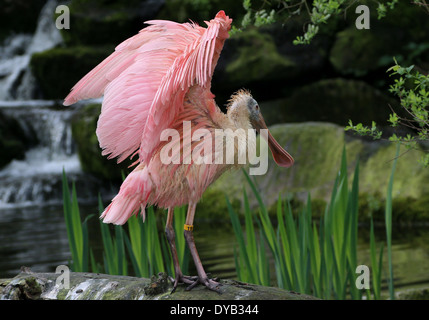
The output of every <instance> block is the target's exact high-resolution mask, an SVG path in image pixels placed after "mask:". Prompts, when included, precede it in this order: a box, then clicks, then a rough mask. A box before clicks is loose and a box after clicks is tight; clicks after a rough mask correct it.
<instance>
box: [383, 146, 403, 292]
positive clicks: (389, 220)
mask: <svg viewBox="0 0 429 320" xmlns="http://www.w3.org/2000/svg"><path fill="white" fill-rule="evenodd" d="M400 148H401V145H400V144H399V143H398V144H397V147H396V155H395V160H394V161H393V166H392V172H391V174H390V178H389V184H388V187H387V196H386V211H385V224H386V238H387V260H388V263H389V282H388V285H389V295H390V299H392V300H394V299H395V290H394V287H393V264H392V190H393V179H394V175H395V170H396V162H397V161H398V157H399V151H400Z"/></svg>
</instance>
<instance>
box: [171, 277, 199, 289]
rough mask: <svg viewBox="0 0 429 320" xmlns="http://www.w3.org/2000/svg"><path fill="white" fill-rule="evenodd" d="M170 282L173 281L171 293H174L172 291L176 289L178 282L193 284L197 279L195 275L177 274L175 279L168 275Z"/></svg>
mask: <svg viewBox="0 0 429 320" xmlns="http://www.w3.org/2000/svg"><path fill="white" fill-rule="evenodd" d="M170 280H171V282H173V290H171V293H174V291H176V289H177V285H178V284H179V283H184V284H189V285H191V284H193V283H194V282H195V281H197V280H198V277H197V276H185V275H182V274H179V275H178V276H176V278H175V279H173V277H170Z"/></svg>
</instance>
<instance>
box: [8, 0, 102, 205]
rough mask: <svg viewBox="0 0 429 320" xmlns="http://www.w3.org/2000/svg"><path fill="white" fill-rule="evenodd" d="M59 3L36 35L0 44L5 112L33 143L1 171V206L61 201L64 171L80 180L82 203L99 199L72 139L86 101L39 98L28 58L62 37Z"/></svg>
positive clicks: (44, 14)
mask: <svg viewBox="0 0 429 320" xmlns="http://www.w3.org/2000/svg"><path fill="white" fill-rule="evenodd" d="M57 4H58V2H57V1H56V0H49V1H47V2H46V4H45V5H44V7H43V8H42V10H41V12H40V14H39V18H38V22H37V28H36V30H35V33H34V35H29V34H15V35H12V36H11V37H9V38H7V39H6V40H5V41H4V43H3V46H0V113H2V114H3V115H4V116H5V117H7V118H8V119H13V120H14V121H15V122H16V123H18V125H19V126H20V127H21V129H22V131H23V132H24V135H25V136H26V138H27V140H29V141H34V143H33V145H32V146H31V148H30V149H29V150H27V151H26V152H25V156H24V159H14V160H12V161H11V162H10V163H9V164H7V165H6V166H5V167H3V168H2V169H0V209H2V208H15V207H22V206H34V205H50V204H61V203H62V185H61V182H62V171H63V169H64V170H65V171H66V173H67V176H68V178H69V180H74V181H75V183H76V188H77V190H78V195H79V198H80V199H82V200H83V201H85V200H88V201H92V200H94V198H95V197H96V195H97V191H99V189H100V182H99V181H98V180H97V179H95V178H93V177H91V176H90V175H87V174H85V173H83V172H82V170H81V166H80V162H79V159H78V155H77V153H76V148H75V145H74V141H73V137H72V130H71V120H72V117H73V115H74V114H75V112H76V111H77V110H79V108H81V107H82V106H83V105H84V104H83V103H81V104H77V105H75V106H72V107H67V108H66V107H63V106H58V102H56V101H46V100H36V99H37V98H39V97H38V95H37V92H36V88H37V86H36V80H35V79H34V77H33V75H32V74H31V70H30V68H29V62H30V59H31V56H32V54H33V53H35V52H41V51H44V50H48V49H50V48H53V47H55V46H57V45H58V44H60V43H61V41H62V39H61V35H60V33H59V31H58V30H57V29H56V27H55V21H54V19H53V13H54V12H55V8H56V6H57ZM92 102H94V101H92ZM96 102H100V101H99V100H96ZM0 213H1V212H0Z"/></svg>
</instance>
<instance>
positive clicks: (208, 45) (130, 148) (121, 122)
mask: <svg viewBox="0 0 429 320" xmlns="http://www.w3.org/2000/svg"><path fill="white" fill-rule="evenodd" d="M231 22H232V20H231V19H229V17H228V16H226V15H225V13H224V12H223V11H220V12H219V13H218V14H217V15H216V17H215V18H214V19H212V20H211V21H210V22H206V24H207V28H203V27H200V26H198V25H196V24H193V23H183V24H179V23H175V22H171V21H164V20H152V21H147V22H146V23H147V24H150V26H149V27H147V28H145V29H143V30H141V31H140V32H139V33H138V34H137V35H135V36H133V37H131V38H129V39H127V40H125V41H124V42H122V43H121V44H120V45H118V46H117V47H116V49H115V52H114V53H112V54H111V55H110V56H109V57H107V58H106V59H105V60H104V61H103V62H101V63H100V64H99V65H98V66H97V67H95V68H94V69H93V70H92V71H91V72H89V73H88V74H87V75H86V76H85V77H83V78H82V79H81V80H80V81H79V82H78V83H77V84H76V85H75V86H74V87H73V89H72V92H71V93H70V94H69V95H68V96H67V97H66V99H65V101H64V105H70V104H73V103H75V102H76V101H78V100H81V99H88V98H97V97H100V96H101V95H103V93H104V100H103V105H102V110H101V114H100V117H99V120H98V125H97V136H98V139H99V142H100V146H101V148H102V149H103V155H109V158H114V157H118V162H121V161H123V160H124V159H126V158H128V157H129V156H131V155H132V154H133V153H134V152H136V151H137V150H139V156H140V161H141V162H147V161H148V160H149V159H150V157H151V156H152V153H153V151H154V149H155V148H156V147H157V145H158V144H159V142H160V139H159V138H160V135H161V132H162V131H163V130H164V129H166V128H168V127H169V126H170V125H171V123H172V122H173V121H174V119H175V118H176V117H177V115H178V114H179V112H180V110H181V109H182V108H183V100H184V97H185V95H186V93H187V91H188V89H189V88H190V87H191V86H193V85H195V84H198V85H199V86H201V87H203V88H208V89H209V88H210V84H211V77H212V75H213V71H214V67H215V66H216V63H217V60H218V58H219V55H220V51H221V50H222V47H223V43H224V41H225V39H227V38H228V30H229V29H230V25H231Z"/></svg>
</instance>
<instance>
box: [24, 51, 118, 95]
mask: <svg viewBox="0 0 429 320" xmlns="http://www.w3.org/2000/svg"><path fill="white" fill-rule="evenodd" d="M112 52H113V47H99V48H92V47H83V46H82V47H69V48H62V47H61V48H54V49H50V50H46V51H43V52H39V53H35V54H33V56H32V57H31V61H30V66H31V69H32V72H33V74H34V76H35V77H36V79H37V81H38V84H39V86H40V89H41V90H42V94H43V97H44V98H45V99H64V98H65V97H66V95H67V94H68V93H69V92H70V90H71V88H72V87H73V86H74V85H75V84H76V82H78V81H79V80H80V79H81V78H82V77H83V76H84V75H85V74H87V73H88V72H89V71H91V70H92V68H94V67H95V66H96V65H97V64H99V63H100V62H101V61H103V59H104V58H106V57H107V56H108V55H109V54H111V53H112Z"/></svg>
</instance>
